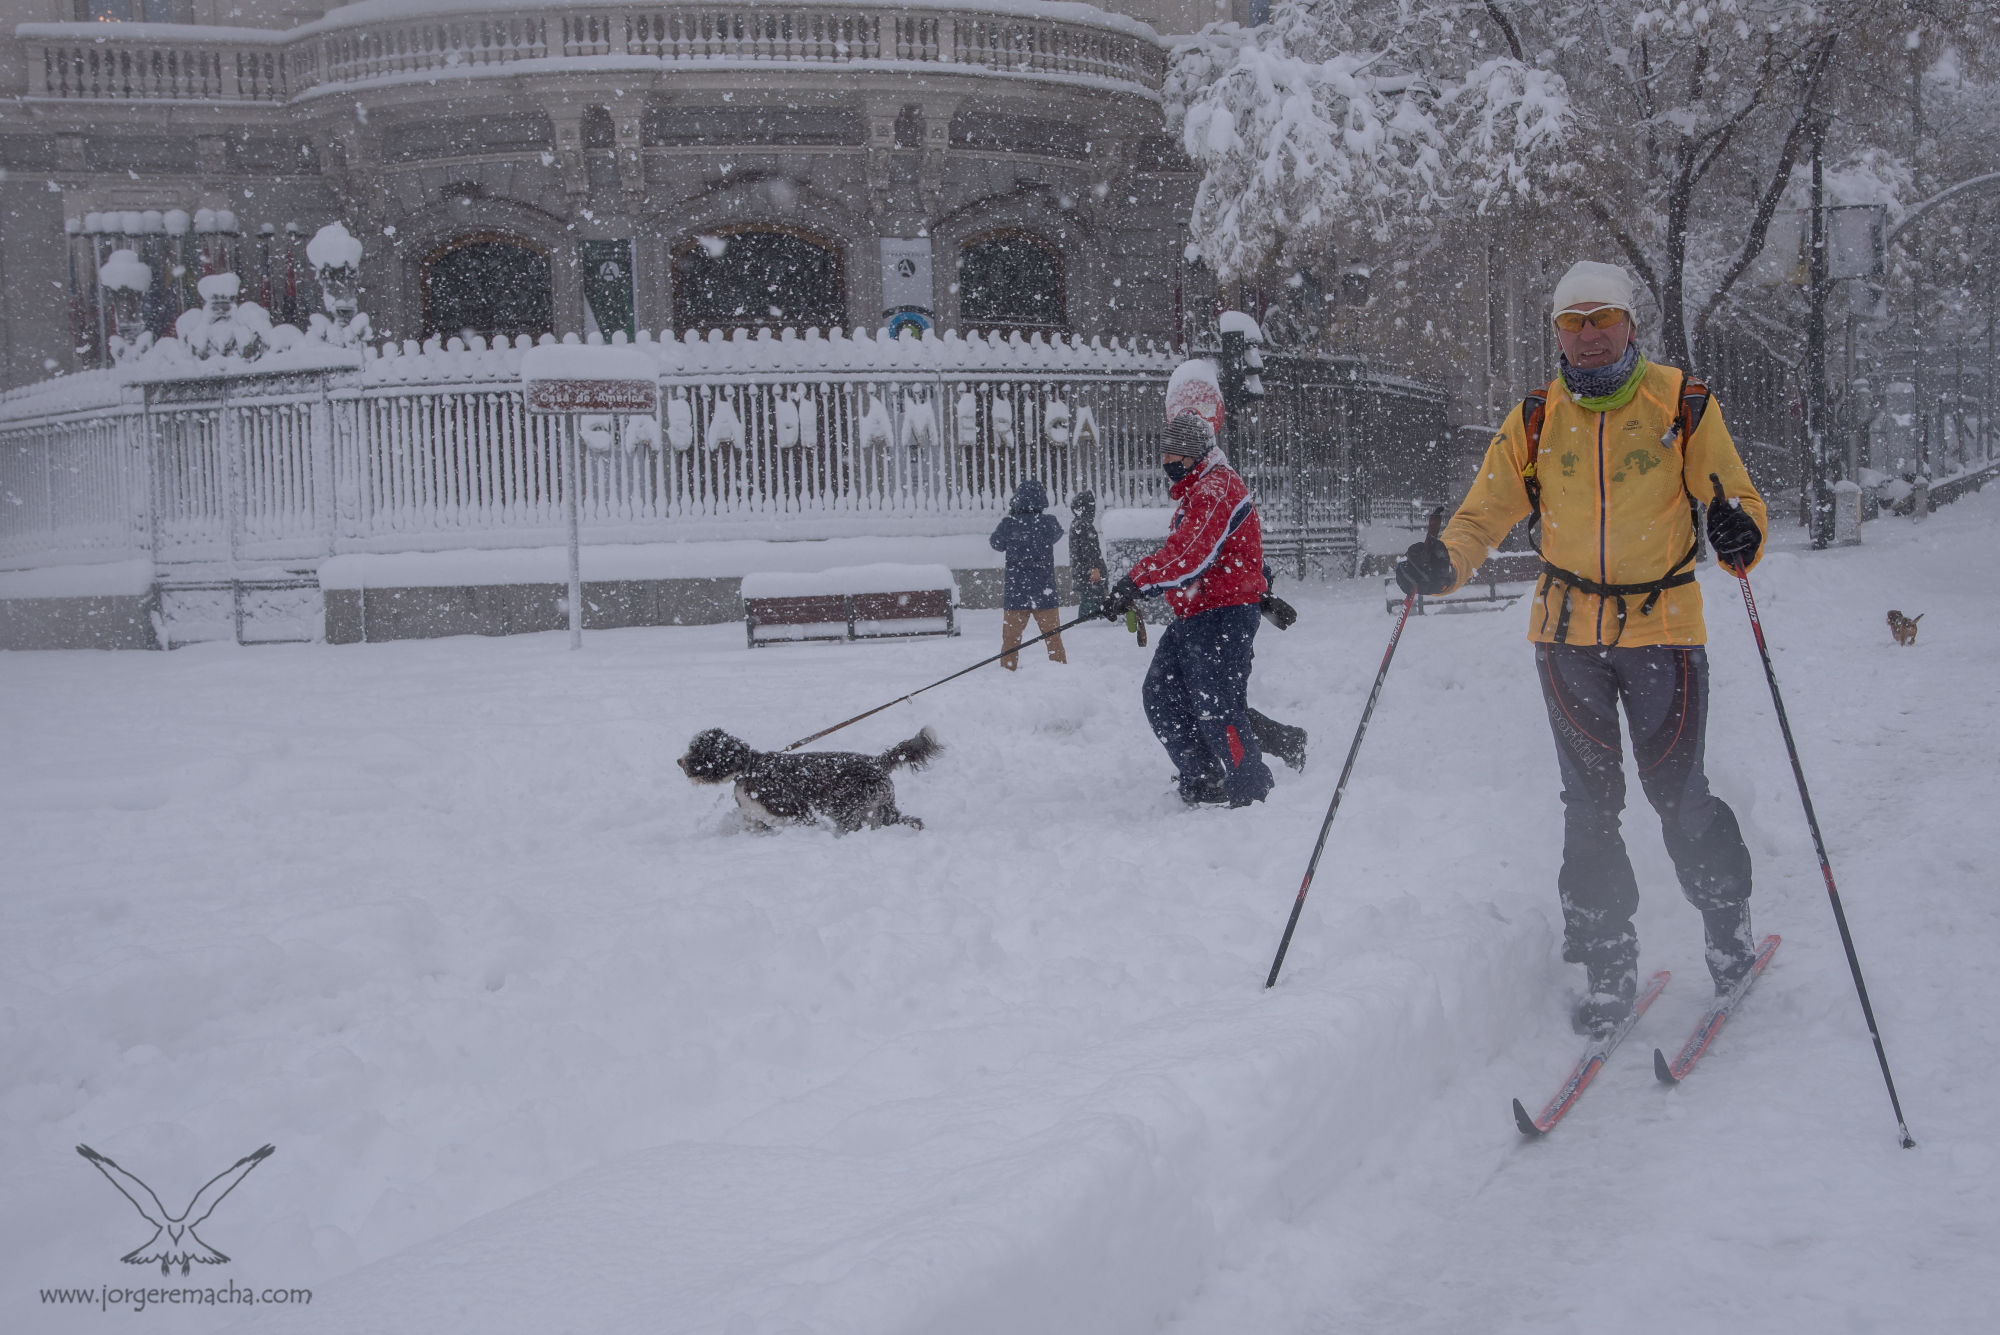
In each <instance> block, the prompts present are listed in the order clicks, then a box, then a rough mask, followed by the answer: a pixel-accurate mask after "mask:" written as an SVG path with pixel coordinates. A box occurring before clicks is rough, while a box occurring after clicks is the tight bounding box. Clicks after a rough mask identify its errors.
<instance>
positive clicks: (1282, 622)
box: [1257, 589, 1299, 630]
mask: <svg viewBox="0 0 2000 1335" xmlns="http://www.w3.org/2000/svg"><path fill="white" fill-rule="evenodd" d="M1257 610H1258V611H1259V612H1261V613H1263V614H1264V617H1265V619H1266V620H1268V621H1269V622H1270V623H1271V624H1272V625H1274V626H1276V627H1277V628H1278V629H1279V630H1290V629H1291V628H1292V623H1293V622H1294V621H1297V620H1298V619H1299V613H1298V609H1297V608H1295V607H1293V606H1292V605H1291V604H1290V603H1288V602H1286V601H1285V600H1284V599H1283V598H1280V597H1279V596H1278V595H1277V594H1275V593H1272V592H1271V591H1270V590H1269V589H1266V590H1265V591H1264V596H1263V597H1261V598H1259V599H1258V600H1257Z"/></svg>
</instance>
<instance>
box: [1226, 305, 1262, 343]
mask: <svg viewBox="0 0 2000 1335" xmlns="http://www.w3.org/2000/svg"><path fill="white" fill-rule="evenodd" d="M1222 332H1223V333H1225V334H1248V335H1249V336H1250V341H1251V342H1252V343H1262V342H1263V341H1264V331H1263V330H1262V329H1259V328H1258V327H1257V322H1256V321H1255V320H1253V319H1251V318H1250V317H1249V316H1248V315H1246V314H1244V313H1243V312H1242V311H1224V312H1223V313H1222Z"/></svg>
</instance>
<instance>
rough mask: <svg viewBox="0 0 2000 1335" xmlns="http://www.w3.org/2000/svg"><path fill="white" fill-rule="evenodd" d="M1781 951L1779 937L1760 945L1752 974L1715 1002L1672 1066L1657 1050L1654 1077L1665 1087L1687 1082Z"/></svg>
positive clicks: (1745, 976) (1745, 975) (1664, 1055)
mask: <svg viewBox="0 0 2000 1335" xmlns="http://www.w3.org/2000/svg"><path fill="white" fill-rule="evenodd" d="M1777 950H1778V938H1777V937H1776V936H1767V937H1765V938H1764V939H1763V940H1762V941H1759V942H1758V943H1757V960H1756V962H1755V963H1754V964H1752V965H1751V966H1750V972H1749V973H1746V974H1744V975H1743V977H1742V978H1741V979H1739V980H1738V981H1737V984H1736V986H1735V987H1732V988H1730V989H1729V991H1728V992H1726V993H1725V994H1723V995H1722V996H1719V997H1717V998H1716V999H1715V1004H1714V1005H1712V1006H1710V1007H1709V1008H1708V1013H1707V1014H1706V1015H1703V1016H1702V1017H1701V1023H1700V1024H1697V1025H1696V1026H1695V1027H1694V1032H1693V1033H1692V1034H1689V1035H1688V1041H1687V1042H1685V1043H1683V1044H1681V1051H1680V1055H1679V1056H1678V1057H1675V1058H1674V1059H1673V1061H1671V1062H1669V1061H1668V1060H1667V1054H1666V1053H1664V1052H1662V1051H1661V1050H1660V1049H1658V1048H1654V1049H1653V1074H1654V1075H1656V1076H1658V1077H1659V1078H1660V1083H1661V1084H1663V1085H1678V1084H1679V1083H1680V1082H1681V1081H1683V1080H1685V1079H1687V1073H1688V1072H1689V1071H1692V1070H1693V1069H1694V1064H1695V1063H1696V1062H1698V1061H1700V1060H1701V1054H1702V1053H1704V1052H1706V1051H1708V1045H1709V1044H1710V1043H1713V1042H1714V1041H1715V1036H1716V1035H1717V1034H1719V1033H1721V1032H1722V1026H1723V1025H1725V1024H1727V1023H1729V1016H1730V1013H1731V1012H1732V1011H1734V1010H1735V1009H1736V1003H1737V1002H1739V1001H1741V1000H1743V998H1744V997H1746V996H1748V995H1749V993H1750V989H1751V987H1752V986H1754V985H1755V984H1756V982H1757V976H1758V975H1759V974H1761V973H1763V972H1764V966H1765V965H1767V964H1769V963H1770V962H1771V956H1772V955H1774V954H1776V953H1777Z"/></svg>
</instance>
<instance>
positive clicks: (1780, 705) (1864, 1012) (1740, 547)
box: [1708, 473, 1917, 1150]
mask: <svg viewBox="0 0 2000 1335" xmlns="http://www.w3.org/2000/svg"><path fill="white" fill-rule="evenodd" d="M1708 480H1709V481H1710V482H1712V483H1714V484H1715V499H1714V500H1713V501H1711V502H1709V507H1708V541H1709V544H1710V545H1711V546H1712V547H1714V548H1715V554H1716V557H1717V559H1718V560H1720V561H1721V562H1722V564H1723V565H1724V566H1725V567H1726V568H1727V569H1728V570H1729V572H1730V573H1731V574H1733V575H1735V576H1736V582H1737V584H1738V585H1740V586H1741V587H1742V590H1743V608H1744V610H1745V611H1747V612H1748V613H1749V614H1750V630H1751V633H1752V634H1754V635H1755V636H1756V637H1757V653H1758V655H1759V656H1760V657H1762V658H1763V660H1764V679H1765V680H1766V681H1768V682H1769V683H1770V684H1771V704H1772V706H1773V707H1774V708H1775V709H1776V710H1777V713H1778V728H1779V730H1780V731H1781V732H1783V733H1784V736H1785V752H1786V754H1787V755H1789V756H1790V757H1791V760H1792V778H1793V780H1795V781H1796V782H1797V784H1798V786H1799V802H1800V803H1801V804H1802V805H1803V806H1804V807H1805V810H1806V825H1807V826H1808V827H1810V828H1811V830H1812V841H1813V852H1815V853H1817V854H1818V855H1819V873H1820V878H1821V879H1822V880H1824V881H1825V882H1826V897H1827V900H1828V902H1829V903H1831V904H1832V905H1833V921H1834V924H1835V925H1836V926H1838V927H1839V928H1840V944H1841V946H1842V947H1843V948H1844V949H1845V950H1846V951H1847V968H1848V972H1850V973H1851V974H1853V975H1854V992H1855V995H1856V996H1858V997H1859V998H1860V999H1861V1018H1862V1019H1864V1020H1866V1021H1867V1022H1868V1037H1869V1038H1871V1039H1873V1040H1874V1042H1875V1060H1876V1062H1877V1063H1878V1064H1879V1065H1880V1066H1881V1068H1882V1083H1883V1084H1884V1085H1886V1086H1887V1087H1888V1090H1889V1107H1890V1108H1891V1109H1892V1110H1894V1112H1895V1114H1896V1132H1897V1136H1898V1138H1899V1140H1900V1142H1901V1144H1902V1146H1903V1148H1904V1149H1906V1150H1908V1149H1914V1148H1916V1144H1917V1142H1916V1141H1915V1140H1913V1139H1911V1137H1910V1128H1909V1124H1908V1123H1906V1122H1905V1121H1904V1120H1903V1103H1902V1100H1901V1099H1898V1098H1897V1097H1896V1081H1895V1078H1894V1077H1893V1076H1891V1075H1890V1074H1889V1054H1888V1052H1887V1051H1886V1050H1885V1049H1884V1048H1883V1046H1882V1032H1881V1030H1880V1029H1879V1028H1878V1027H1877V1026H1876V1024H1875V1008H1874V1007H1873V1006H1871V1005H1869V1004H1868V984H1867V983H1865V982H1863V981H1862V978H1861V960H1860V957H1859V956H1857V955H1856V954H1855V953H1854V937H1853V934H1852V933H1850V932H1849V931H1848V930H1847V911H1846V910H1845V909H1844V908H1842V907H1841V904H1840V890H1839V889H1838V887H1836V886H1835V885H1834V883H1833V864H1832V862H1830V861H1829V860H1828V859H1827V856H1826V840H1825V839H1824V838H1822V837H1821V835H1820V832H1819V817H1818V816H1816V815H1815V814H1813V804H1812V794H1811V793H1809V792H1807V791H1806V772H1805V769H1804V768H1803V767H1802V766H1801V765H1800V764H1799V748H1798V744H1797V743H1796V742H1794V741H1793V740H1792V724H1791V720H1790V719H1788V718H1786V716H1785V701H1784V697H1783V696H1781V695H1779V694H1778V673H1777V669H1776V668H1774V667H1772V665H1771V649H1770V646H1769V645H1767V644H1766V643H1765V642H1764V623H1763V622H1762V621H1761V620H1759V619H1758V616H1757V600H1756V598H1755V597H1754V596H1752V594H1751V592H1750V575H1749V566H1750V559H1751V558H1752V557H1754V556H1755V555H1756V554H1757V548H1758V546H1759V545H1760V544H1761V543H1762V541H1763V535H1762V534H1760V533H1758V532H1757V525H1756V522H1755V521H1754V520H1752V519H1751V518H1750V516H1749V515H1746V514H1744V513H1743V511H1742V510H1741V509H1740V508H1738V506H1737V504H1736V502H1734V501H1732V500H1730V499H1729V498H1728V497H1727V496H1725V495H1723V492H1722V478H1721V477H1720V476H1718V475H1717V474H1715V473H1710V474H1709V475H1708ZM1746 530H1747V532H1746Z"/></svg>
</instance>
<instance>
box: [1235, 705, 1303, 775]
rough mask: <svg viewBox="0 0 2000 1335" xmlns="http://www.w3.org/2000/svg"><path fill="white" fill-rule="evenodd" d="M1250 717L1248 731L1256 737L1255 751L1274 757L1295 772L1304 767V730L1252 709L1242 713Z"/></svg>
mask: <svg viewBox="0 0 2000 1335" xmlns="http://www.w3.org/2000/svg"><path fill="white" fill-rule="evenodd" d="M1244 712H1245V713H1246V714H1248V715H1249V716H1250V731H1251V732H1253V733H1255V734H1256V735H1257V749H1258V750H1260V751H1262V752H1263V753H1264V754H1265V755H1267V756H1276V757H1277V758H1278V759H1280V760H1282V761H1284V762H1285V763H1286V764H1287V765H1289V766H1291V767H1292V768H1293V769H1295V770H1301V771H1303V770H1304V769H1305V767H1306V730H1305V729H1304V728H1295V727H1293V726H1292V725H1291V724H1289V723H1280V722H1278V720H1276V719H1274V718H1271V717H1270V716H1268V715H1265V714H1260V713H1258V712H1257V711H1256V710H1254V709H1246V710H1245V711H1244Z"/></svg>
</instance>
